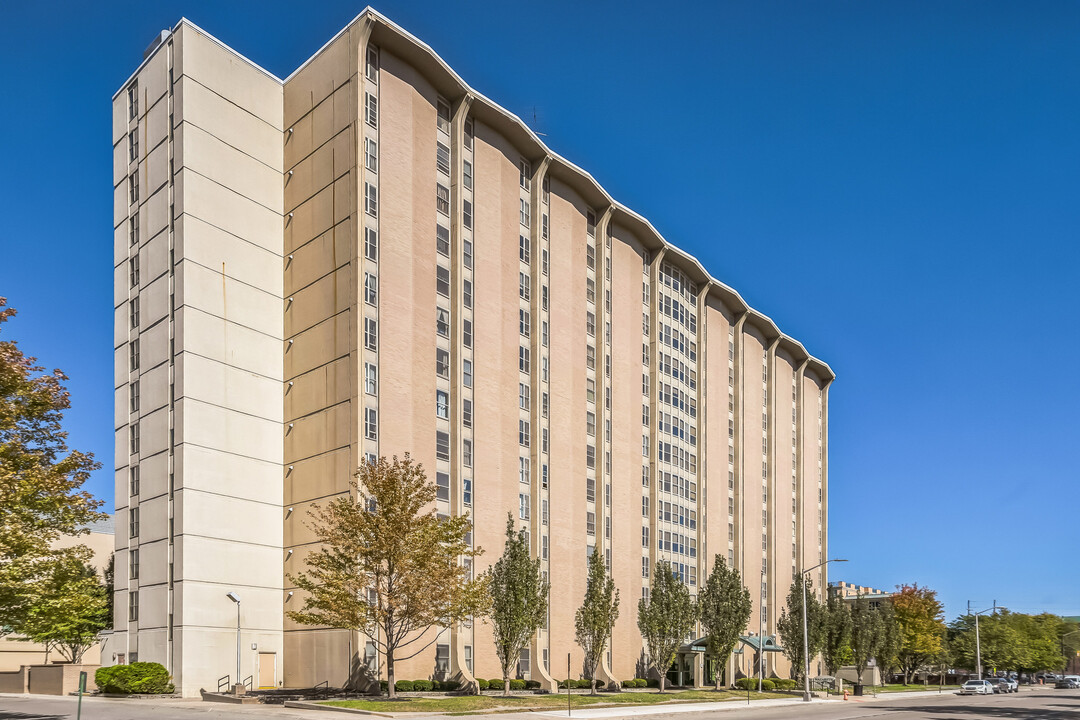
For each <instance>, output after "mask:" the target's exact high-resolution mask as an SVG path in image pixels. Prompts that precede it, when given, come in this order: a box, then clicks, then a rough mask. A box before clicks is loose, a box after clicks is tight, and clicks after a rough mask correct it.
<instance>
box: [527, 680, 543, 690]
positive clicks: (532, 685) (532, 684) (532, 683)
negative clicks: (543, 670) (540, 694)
mask: <svg viewBox="0 0 1080 720" xmlns="http://www.w3.org/2000/svg"><path fill="white" fill-rule="evenodd" d="M525 689H526V690H539V689H540V681H539V680H526V681H525Z"/></svg>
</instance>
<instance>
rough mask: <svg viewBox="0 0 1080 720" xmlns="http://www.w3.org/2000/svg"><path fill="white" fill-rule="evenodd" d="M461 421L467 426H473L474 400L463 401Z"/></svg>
mask: <svg viewBox="0 0 1080 720" xmlns="http://www.w3.org/2000/svg"><path fill="white" fill-rule="evenodd" d="M461 422H462V424H463V425H464V426H465V427H467V428H471V427H472V400H468V399H466V400H462V401H461Z"/></svg>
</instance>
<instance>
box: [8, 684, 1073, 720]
mask: <svg viewBox="0 0 1080 720" xmlns="http://www.w3.org/2000/svg"><path fill="white" fill-rule="evenodd" d="M685 710H689V708H686V709H685ZM75 712H76V699H75V698H68V697H47V696H41V695H35V696H28V695H0V720H67V719H68V718H74V717H75ZM82 717H83V718H86V720H143V719H144V718H145V719H147V720H201V719H202V718H206V719H207V720H253V719H254V718H267V719H268V720H309V719H310V720H314V719H315V718H318V719H320V720H333V718H343V719H344V718H348V717H357V716H356V715H346V714H334V713H327V712H325V711H323V712H319V711H311V710H294V709H291V708H281V707H267V706H261V705H245V706H236V705H220V704H215V703H204V702H200V701H198V700H194V701H187V700H185V701H164V702H159V701H136V700H110V699H104V698H87V699H85V700H84V701H83V708H82ZM360 717H362V716H360ZM413 717H415V716H413ZM484 717H485V718H487V719H488V720H495V719H496V718H499V719H502V720H526V718H529V719H530V720H549V719H550V718H555V717H564V718H565V717H566V714H565V712H564V713H561V714H560V713H556V712H543V713H514V714H506V715H486V716H484ZM573 717H575V718H580V719H581V720H589V719H590V718H627V717H638V718H642V719H643V720H704V718H712V717H716V718H720V719H721V720H737V719H739V718H746V719H747V720H792V719H793V718H798V719H799V720H802V718H810V719H813V718H821V719H822V720H826V719H827V720H864V719H869V718H874V719H875V720H916V719H918V720H1080V690H1053V689H1040V690H1035V691H1024V692H1021V693H1019V694H1016V695H992V696H989V697H984V696H966V697H960V696H957V695H954V694H949V693H945V694H943V695H937V694H932V695H927V694H924V693H918V694H917V695H916V696H915V697H911V696H907V697H901V696H893V697H884V696H883V697H882V698H880V699H877V700H875V699H873V698H864V699H861V700H855V699H854V698H852V699H851V700H849V701H848V702H843V701H816V702H813V703H810V704H808V705H805V704H801V703H798V704H790V703H786V704H783V705H773V706H770V705H768V704H760V705H756V706H754V707H749V708H748V707H746V706H745V705H739V706H736V704H735V703H732V704H731V705H725V706H724V708H723V709H722V710H716V709H709V710H706V711H701V710H697V711H662V710H660V709H659V708H657V707H656V706H653V707H652V708H649V709H648V712H647V714H645V713H641V714H639V713H635V712H634V711H633V710H631V709H629V708H612V709H610V710H608V711H604V709H602V708H594V709H588V708H582V709H580V710H575V711H574V714H573Z"/></svg>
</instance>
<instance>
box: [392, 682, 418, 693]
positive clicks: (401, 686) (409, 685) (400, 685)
mask: <svg viewBox="0 0 1080 720" xmlns="http://www.w3.org/2000/svg"><path fill="white" fill-rule="evenodd" d="M394 689H395V690H397V691H398V692H412V691H413V690H415V689H416V686H415V685H414V684H413V681H412V680H397V681H396V682H394Z"/></svg>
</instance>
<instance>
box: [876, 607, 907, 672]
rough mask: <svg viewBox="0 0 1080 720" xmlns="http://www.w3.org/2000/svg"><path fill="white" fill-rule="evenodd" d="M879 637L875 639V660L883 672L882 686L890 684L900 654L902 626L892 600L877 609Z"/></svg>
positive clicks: (879, 669)
mask: <svg viewBox="0 0 1080 720" xmlns="http://www.w3.org/2000/svg"><path fill="white" fill-rule="evenodd" d="M875 628H876V630H877V637H876V638H875V639H874V660H875V661H876V662H877V666H878V671H880V672H881V684H882V685H885V684H888V682H889V676H890V675H892V669H893V668H894V667H896V664H897V659H896V656H897V654H899V652H900V643H901V637H900V625H899V624H898V623H897V622H896V612H895V611H894V610H893V604H892V600H882V601H881V602H880V603H879V604H878V608H877V622H876V623H875Z"/></svg>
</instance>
